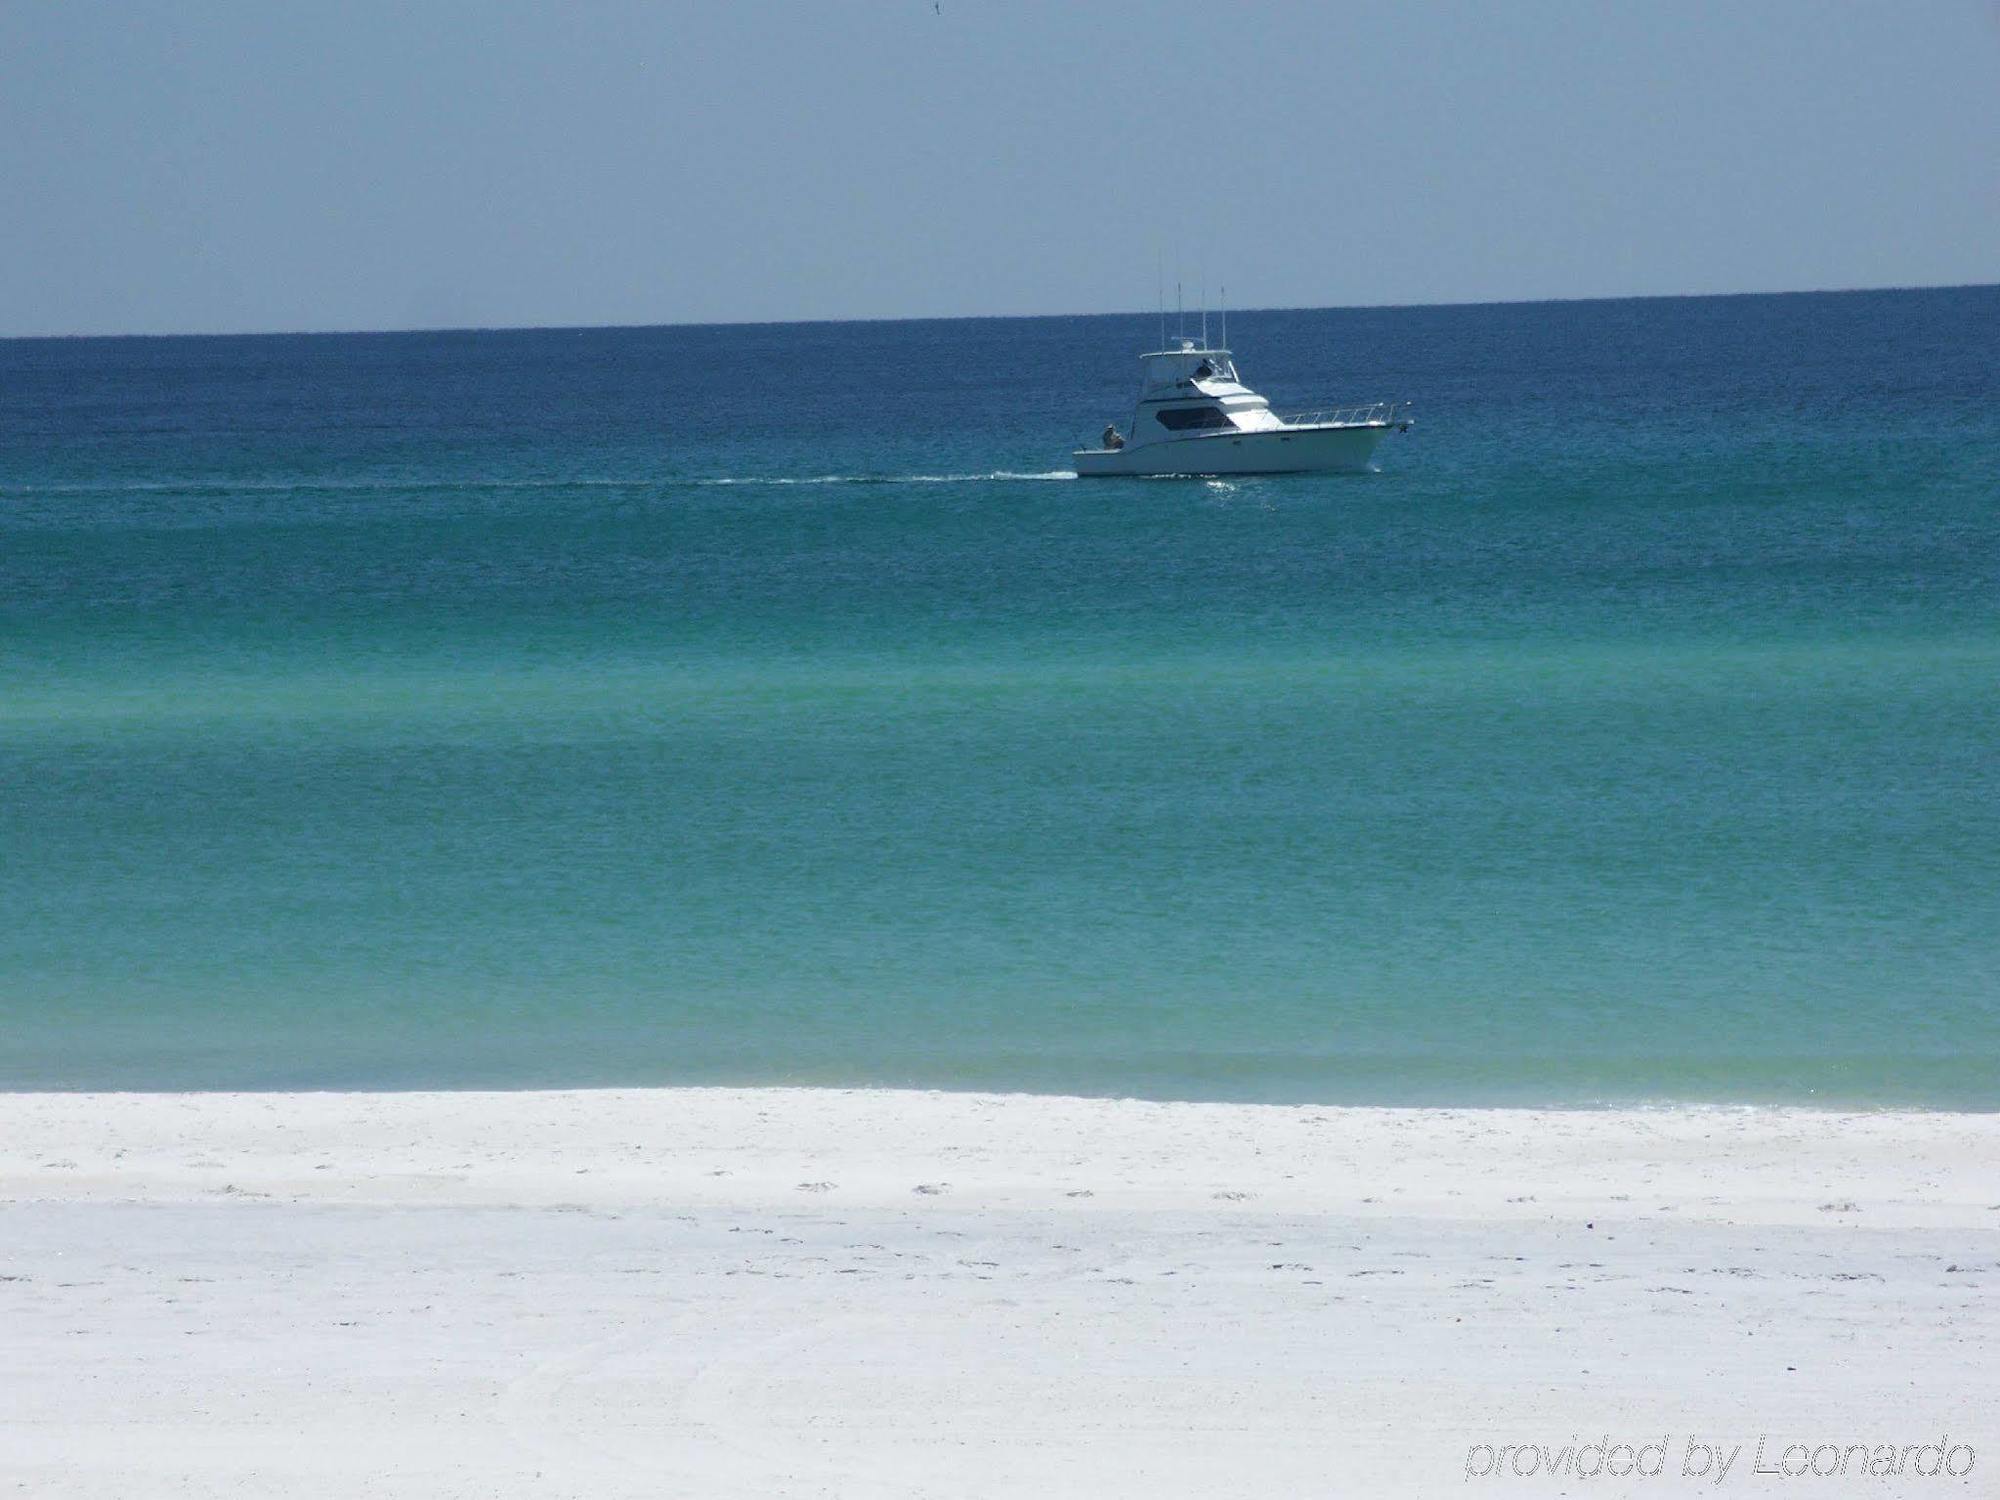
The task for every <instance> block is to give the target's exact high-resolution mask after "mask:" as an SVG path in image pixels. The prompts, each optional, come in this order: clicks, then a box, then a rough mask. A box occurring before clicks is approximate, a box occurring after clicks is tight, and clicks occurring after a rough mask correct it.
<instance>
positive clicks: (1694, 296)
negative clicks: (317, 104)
mask: <svg viewBox="0 0 2000 1500" xmlns="http://www.w3.org/2000/svg"><path fill="white" fill-rule="evenodd" d="M1995 289H2000V281H1963V282H1913V283H1905V284H1901V285H1895V286H1844V287H1792V288H1784V289H1780V290H1775V291H1772V290H1766V291H1734V292H1624V293H1619V294H1616V295H1612V296H1598V297H1500V298H1490V297H1489V298H1466V299H1456V300H1452V299H1448V300H1445V301H1440V302H1339V303H1317V304H1308V303H1290V304H1282V305H1271V306H1265V307H1239V308H1235V309H1233V311H1235V312H1237V313H1238V314H1242V313H1285V312H1402V311H1416V310H1421V309H1425V308H1442V307H1458V308H1469V307H1543V306H1550V305H1564V304H1579V303H1589V302H1696V301H1704V302H1706V301H1721V300H1724V299H1727V298H1732V297H1848V296H1861V295H1866V294H1870V293H1882V292H1969V291H1988V290H1995ZM1157 312H1158V310H1157V309H1153V308H1145V309H1128V308H1119V309H1113V310H1110V311H1099V312H1041V313H944V314H909V315H897V316H888V317H854V318H713V319H692V320H682V321H669V322H661V323H465V324H441V325H437V326H427V327H414V328H255V329H235V330H229V331H213V330H200V329H191V330H184V331H179V332H172V333H158V332H156V333H10V334H0V344H26V343H49V342H60V341H65V340H79V341H80V340H85V339H271V338H397V337H402V336H406V335H409V334H423V333H623V332H633V331H638V330H642V329H658V328H786V327H814V326H822V325H828V324H831V325H836V326H842V325H848V324H870V323H999V322H1017V323H1021V322H1032V321H1036V320H1038V319H1049V318H1132V317H1148V318H1150V317H1154V316H1157Z"/></svg>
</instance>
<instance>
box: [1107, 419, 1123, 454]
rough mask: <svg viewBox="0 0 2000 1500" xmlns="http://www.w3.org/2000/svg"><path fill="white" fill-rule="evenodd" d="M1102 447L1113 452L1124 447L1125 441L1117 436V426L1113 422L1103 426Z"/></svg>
mask: <svg viewBox="0 0 2000 1500" xmlns="http://www.w3.org/2000/svg"><path fill="white" fill-rule="evenodd" d="M1104 446H1105V447H1106V448H1109V449H1111V450H1112V451H1113V452H1116V451H1117V450H1118V449H1120V448H1122V447H1124V446H1125V439H1124V438H1122V437H1121V436H1119V434H1118V426H1117V424H1116V423H1114V422H1107V423H1105V424H1104Z"/></svg>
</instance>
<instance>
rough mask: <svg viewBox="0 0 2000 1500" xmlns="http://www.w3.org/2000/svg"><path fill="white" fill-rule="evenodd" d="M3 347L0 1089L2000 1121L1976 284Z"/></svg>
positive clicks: (1997, 661) (1988, 467)
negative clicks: (1238, 474)
mask: <svg viewBox="0 0 2000 1500" xmlns="http://www.w3.org/2000/svg"><path fill="white" fill-rule="evenodd" d="M1232 323H1233V324H1234V325H1235V326H1234V327H1233V328H1232V330H1231V332H1232V334H1233V335H1234V342H1235V345H1236V348H1237V351H1238V357H1239V363H1240V364H1241V366H1242V368H1243V369H1244V372H1245V374H1246V376H1247V377H1248V378H1250V379H1251V381H1252V382H1253V383H1255V384H1257V385H1258V386H1260V388H1263V389H1265V390H1267V391H1268V392H1269V393H1270V394H1271V395H1272V396H1273V398H1274V400H1277V401H1278V402H1279V404H1280V405H1281V406H1284V405H1310V404H1316V402H1317V401H1318V400H1319V399H1320V398H1326V399H1372V398H1376V397H1395V398H1399V399H1407V400H1411V401H1413V402H1415V403H1416V406H1417V415H1418V422H1419V425H1418V427H1417V429H1416V430H1415V431H1414V432H1412V433H1410V434H1408V435H1407V436H1403V437H1399V438H1397V439H1395V440H1393V441H1392V442H1390V443H1389V444H1387V445H1385V447H1384V449H1383V452H1382V455H1381V472H1380V473H1378V474H1374V475H1365V476H1356V477H1349V478H1317V479H1314V478H1284V479H1263V480H1241V481H1234V482H1231V483H1227V484H1214V483H1203V482H1199V481H1181V480H1153V481H1136V480H1135V481H1098V482H1079V481H1075V480H1070V479H1067V478H1064V477H1061V476H1062V472H1063V470H1064V468H1065V459H1066V455H1067V452H1068V450H1069V448H1070V447H1072V446H1074V445H1075V444H1076V443H1077V442H1078V441H1079V440H1081V439H1084V438H1086V437H1088V436H1089V435H1090V434H1092V433H1094V432H1095V431H1097V430H1098V429H1099V428H1101V427H1102V425H1103V423H1104V422H1105V421H1106V420H1109V419H1112V418H1117V419H1119V420H1121V422H1122V420H1123V419H1124V418H1125V417H1126V416H1127V415H1129V408H1130V403H1131V398H1132V395H1133V390H1134V385H1135V380H1134V376H1135V370H1136V365H1135V362H1134V361H1133V360H1132V358H1131V355H1132V354H1133V353H1135V352H1136V351H1137V350H1138V349H1139V348H1140V347H1142V345H1146V344H1149V343H1150V342H1151V339H1152V337H1153V336H1154V334H1155V330H1154V326H1153V322H1152V320H1151V319H1150V318H1124V317H1106V318H1095V319H1088V318H1079V319H1036V320H1019V321H997V322H996V321H968V322H942V323H908V324H871V325H848V326H837V325H793V326H763V327H739V328H700V329H633V330H601V331H591V332H542V333H532V332H522V333H495V334H423V335H415V334H413V335H398V336H375V337H348V336H338V337H316V338H256V339H185V340H182V339H174V340H102V341H100V340H87V341H46V342H43V341H16V342H7V343H0V630H4V637H3V639H4V643H5V644H4V655H0V913H4V914H5V921H4V924H0V1085H5V1086H9V1087H108V1086H119V1087H127V1086H130V1087H242V1086H287V1087H303V1086H336V1087H363V1086H380V1087H417V1086H459V1085H463V1086H472V1085H504V1086H511V1085H583V1084H606V1083H631V1084H642V1083H661V1082H692V1081H700V1082H780V1081H783V1082H815V1083H898V1084H922V1085H941V1086H947V1087H998V1088H1022V1089H1035V1090H1065V1091H1072V1090H1073V1091H1082V1092H1092V1093H1104V1092H1121V1093H1122V1092H1137V1093H1143V1094H1152V1095H1161V1096H1175V1097H1196V1098H1246V1099H1284V1100H1298V1099H1311V1100H1324V1101H1351V1100H1367V1101H1399V1102H1438V1101H1448V1102H1455V1103H1495V1102H1537V1103H1563V1104H1578V1103H1595V1102H1604V1101H1625V1100H1682V1099H1720V1100H1741V1101H1772V1100H1816V1101H1823V1102H1828V1103H1879V1102H1914V1103H1923V1104H1936V1105H1956V1106H1966V1107H1977V1108H1993V1107H1996V1106H2000V506H1997V505H1996V502H2000V289H1993V288H1985V289H1970V290H1963V291H1953V292H1920V293H1870V294H1847V295H1839V296H1808V297H1752V298H1717V299H1690V300H1665V301H1640V302H1615V303H1584V304H1554V305H1542V306H1521V307H1478V308H1416V309H1390V310H1371V311H1318V312H1287V313H1279V312H1271V313H1262V314H1243V315H1238V316H1235V317H1232Z"/></svg>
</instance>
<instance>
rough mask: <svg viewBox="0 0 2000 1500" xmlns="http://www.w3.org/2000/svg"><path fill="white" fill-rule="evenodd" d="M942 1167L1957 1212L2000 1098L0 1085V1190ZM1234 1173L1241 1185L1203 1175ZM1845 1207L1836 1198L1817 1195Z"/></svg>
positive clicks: (247, 1189)
mask: <svg viewBox="0 0 2000 1500" xmlns="http://www.w3.org/2000/svg"><path fill="white" fill-rule="evenodd" d="M1919 1165H1921V1167H1922V1171H1921V1172H1917V1171H1916V1170H1915V1168H1916V1167H1917V1166H1919ZM1496 1167H1497V1168H1499V1175H1497V1176H1496V1175H1495V1169H1496ZM1391 1168H1392V1169H1391ZM831 1172H838V1173H841V1174H844V1175H843V1180H840V1181H833V1180H830V1179H829V1178H828V1176H827V1174H828V1173H831ZM802 1174H803V1175H802ZM952 1174H956V1176H955V1179H954V1180H953V1181H952V1187H951V1190H952V1191H953V1192H955V1193H957V1195H958V1196H959V1198H960V1199H961V1201H964V1200H971V1201H975V1202H978V1203H980V1204H982V1205H986V1206H991V1207H995V1208H1012V1209H1023V1208H1028V1207H1056V1206H1060V1205H1061V1204H1062V1203H1064V1202H1074V1201H1076V1199H1075V1196H1074V1195H1076V1194H1077V1193H1078V1192H1082V1193H1085V1194H1088V1195H1089V1196H1090V1197H1092V1198H1095V1197H1097V1196H1099V1195H1104V1196H1107V1197H1108V1198H1109V1200H1110V1201H1114V1202H1118V1203H1122V1204H1127V1205H1130V1206H1135V1207H1148V1208H1171V1207H1192V1206H1197V1205H1199V1204H1201V1203H1202V1202H1204V1201H1208V1202H1245V1201H1250V1196H1251V1195H1254V1196H1255V1197H1256V1199H1258V1200H1259V1201H1264V1202H1266V1203H1268V1204H1271V1205H1273V1206H1283V1207H1285V1208H1287V1209H1292V1210H1299V1211H1312V1212H1329V1211H1336V1210H1338V1211H1360V1210H1362V1209H1365V1208H1368V1207H1370V1206H1376V1207H1382V1206H1384V1205H1382V1204H1380V1203H1379V1202H1377V1201H1376V1200H1377V1197H1378V1195H1377V1193H1376V1192H1375V1191H1374V1190H1375V1189H1376V1188H1377V1187H1380V1186H1381V1185H1382V1183H1383V1182H1384V1181H1385V1180H1386V1179H1387V1178H1389V1177H1393V1178H1394V1184H1393V1187H1392V1189H1391V1191H1392V1192H1393V1194H1394V1195H1395V1196H1398V1197H1403V1198H1406V1199H1408V1200H1409V1201H1411V1202H1420V1203H1424V1204H1426V1205H1428V1206H1429V1207H1430V1208H1432V1209H1436V1210H1440V1211H1441V1210H1443V1209H1446V1208H1448V1207H1456V1208H1458V1209H1461V1210H1464V1211H1466V1212H1476V1213H1479V1214H1482V1215H1492V1216H1496V1217H1501V1218H1510V1217H1534V1216H1535V1214H1534V1213H1533V1212H1517V1210H1522V1209H1531V1208H1540V1209H1541V1210H1542V1211H1544V1212H1545V1211H1546V1209H1547V1207H1548V1205H1550V1204H1551V1203H1555V1202H1572V1203H1577V1204H1586V1205H1588V1204H1598V1205H1600V1206H1608V1205H1609V1204H1611V1203H1616V1202H1622V1201H1631V1202H1633V1203H1634V1204H1635V1205H1636V1204H1637V1203H1638V1199H1639V1198H1640V1197H1643V1196H1645V1195H1646V1194H1650V1195H1652V1196H1654V1197H1661V1196H1663V1195H1664V1196H1667V1197H1677V1198H1681V1199H1685V1200H1687V1202H1686V1204H1685V1205H1684V1206H1683V1209H1682V1211H1691V1212H1696V1213H1700V1212H1715V1213H1732V1214H1751V1215H1753V1216H1755V1217H1758V1218H1759V1219H1760V1220H1761V1221H1764V1222H1800V1223H1815V1222H1819V1221H1820V1219H1821V1218H1822V1217H1824V1216H1825V1215H1826V1214H1827V1213H1832V1214H1833V1215H1834V1216H1835V1217H1852V1218H1854V1220H1855V1221H1856V1222H1863V1215H1864V1214H1866V1215H1867V1216H1868V1217H1867V1221H1868V1222H1878V1223H1879V1222H1890V1221H1894V1222H1905V1221H1907V1222H1922V1223H1929V1224H1938V1223H1942V1222H1947V1221H1949V1222H1953V1223H1963V1224H1965V1225H1967V1226H1968V1227H1970V1226H1972V1225H1975V1224H1980V1225H1983V1224H1988V1223H1989V1221H1988V1220H1986V1219H1983V1218H1981V1217H1979V1216H1980V1215H1982V1214H1986V1213H1988V1212H1991V1211H1994V1207H1993V1200H1994V1199H1996V1198H2000V1186H1996V1184H2000V1113H1996V1114H1988V1113H1981V1112H1964V1111H1947V1110H1908V1109H1863V1110H1855V1109H1844V1110H1843V1109H1821V1108H1817V1107H1802V1106H1793V1105H1709V1104H1695V1105H1645V1106H1632V1107H1608V1108H1601V1109H1519V1108H1510V1107H1484V1106H1482V1107H1471V1108H1459V1107H1442V1106H1420V1107H1396V1106H1379V1105H1293V1104H1233V1103H1204V1102H1159V1101H1152V1100H1142V1099H1100V1098H1093V1097H1083V1096H1071V1095H1046V1094H988V1093H969V1092H968V1093H957V1092H946V1091H936V1090H900V1089H846V1088H813V1087H807V1088H791V1087H784V1088H719V1087H688V1088H648V1089H562V1090H521V1091H428V1092H427V1091H412V1092H398V1093H375V1092H357V1091H327V1092H271V1093H262V1092H256V1093H36V1092H22V1093H0V1202H4V1201H14V1202H20V1201H30V1200H40V1199H49V1198H53V1199H59V1200H73V1199H78V1198H99V1197H110V1198H144V1199H149V1200H153V1199H158V1200H171V1201H180V1200H185V1199H200V1198H202V1197H205V1196H209V1195H213V1194H216V1193H219V1192H222V1191H224V1190H225V1189H234V1191H235V1192H236V1193H238V1194H245V1193H252V1192H257V1193H264V1194H267V1195H271V1196H279V1197H284V1198H287V1199H289V1200H291V1201H299V1202H322V1201H324V1202H375V1203H401V1202H413V1203H414V1202H424V1203H496V1204H510V1205H512V1204H521V1205H528V1204H538V1203H545V1202H548V1201H552V1200H554V1201H563V1202H571V1201H586V1202H635V1203H636V1202H673V1201H681V1200H686V1201H691V1202H701V1203H710V1204H729V1203H737V1204H748V1203H759V1202H774V1203H783V1202H790V1201H792V1199H793V1198H794V1197H795V1196H796V1195H797V1193H798V1191H799V1184H800V1183H801V1182H809V1183H822V1182H824V1183H826V1184H827V1185H826V1186H824V1187H821V1188H818V1189H816V1191H817V1192H818V1193H820V1194H822V1195H825V1196H826V1201H828V1202H854V1203H871V1204H878V1205H879V1204H882V1203H886V1202H897V1201H900V1196H901V1195H907V1194H908V1193H910V1192H912V1191H914V1190H915V1189H916V1187H917V1186H919V1185H922V1184H925V1183H931V1182H935V1181H939V1180H944V1179H945V1178H950V1177H952ZM582 1177H588V1178H592V1179H594V1180H591V1181H587V1182H586V1181H577V1180H574V1179H577V1178H582ZM225 1179H226V1180H225ZM1516 1189H1522V1190H1524V1191H1525V1192H1526V1193H1529V1194H1532V1196H1527V1197H1525V1198H1524V1191H1516ZM1638 1189H1644V1190H1645V1192H1644V1193H1640V1194H1637V1196H1635V1190H1638ZM1717 1189H1721V1190H1720V1191H1718V1190H1717ZM1230 1193H1238V1194H1243V1195H1245V1196H1244V1197H1241V1198H1217V1197H1216V1196H1215V1195H1216V1194H1230ZM1204 1194H1207V1195H1208V1197H1207V1198H1206V1199H1204V1196H1203V1195H1204ZM940 1196H941V1195H940ZM1864 1199H1865V1200H1869V1204H1870V1206H1869V1208H1868V1209H1866V1210H1863V1209H1861V1208H1860V1207H1859V1206H1858V1204H1859V1201H1860V1200H1864ZM1808 1200H1810V1201H1808ZM1846 1202H1855V1203H1857V1207H1856V1209H1855V1210H1854V1213H1853V1214H1852V1215H1844V1214H1843V1213H1842V1212H1841V1211H1840V1210H1839V1209H1838V1208H1837V1207H1836V1208H1835V1209H1832V1210H1828V1209H1825V1208H1823V1205H1825V1204H1827V1203H1833V1204H1835V1205H1838V1204H1841V1203H1846ZM1607 1211H1608V1208H1607ZM1633 1211H1634V1212H1639V1211H1640V1210H1639V1208H1638V1207H1636V1206H1635V1208H1634V1210H1633ZM1991 1227H1995V1228H2000V1220H1996V1221H1992V1223H1991Z"/></svg>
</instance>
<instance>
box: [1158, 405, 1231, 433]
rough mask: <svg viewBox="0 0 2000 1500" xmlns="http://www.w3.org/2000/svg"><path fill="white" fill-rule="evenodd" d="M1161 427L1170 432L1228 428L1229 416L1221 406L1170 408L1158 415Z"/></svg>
mask: <svg viewBox="0 0 2000 1500" xmlns="http://www.w3.org/2000/svg"><path fill="white" fill-rule="evenodd" d="M1158 416H1159V419H1160V425H1161V426H1162V427H1164V428H1166V429H1167V430H1168V431H1169V432H1186V431H1189V430H1190V429H1193V428H1197V427H1228V426H1230V425H1232V424H1231V423H1230V420H1229V414H1228V413H1227V412H1225V411H1223V409H1222V408H1221V407H1219V406H1170V407H1167V408H1166V409H1165V410H1163V411H1161V412H1159V413H1158Z"/></svg>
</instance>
